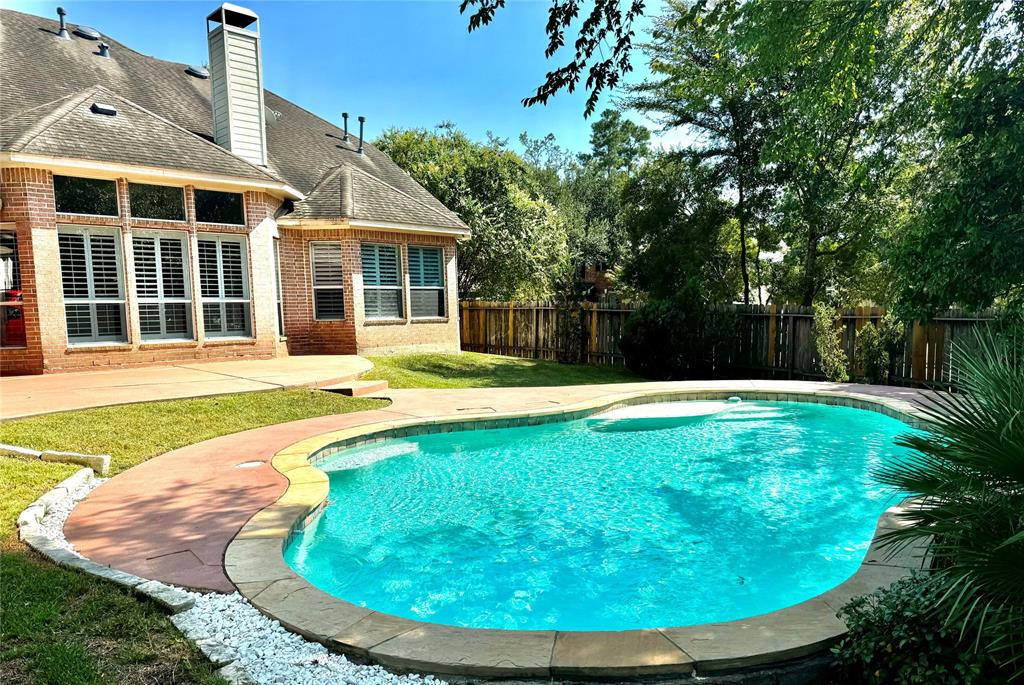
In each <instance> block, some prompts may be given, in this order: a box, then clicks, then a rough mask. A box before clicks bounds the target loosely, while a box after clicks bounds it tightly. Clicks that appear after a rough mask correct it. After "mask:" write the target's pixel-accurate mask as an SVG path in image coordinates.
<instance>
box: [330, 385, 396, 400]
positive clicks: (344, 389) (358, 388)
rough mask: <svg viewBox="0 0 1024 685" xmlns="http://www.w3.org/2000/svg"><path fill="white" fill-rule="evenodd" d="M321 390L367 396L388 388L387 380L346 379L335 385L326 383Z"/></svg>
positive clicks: (350, 395) (348, 395)
mask: <svg viewBox="0 0 1024 685" xmlns="http://www.w3.org/2000/svg"><path fill="white" fill-rule="evenodd" d="M320 389H321V390H326V391H327V392H336V393H338V394H340V395H345V396H347V397H365V396H366V395H372V394H374V393H379V392H384V391H385V390H387V389H388V382H387V381H346V382H344V383H337V384H335V385H324V386H321V387H320Z"/></svg>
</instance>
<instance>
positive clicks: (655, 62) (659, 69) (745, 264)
mask: <svg viewBox="0 0 1024 685" xmlns="http://www.w3.org/2000/svg"><path fill="white" fill-rule="evenodd" d="M656 25H657V28H656V29H655V32H654V41H653V42H652V43H650V44H648V45H645V46H644V50H645V51H646V53H647V56H648V59H649V60H650V65H651V72H652V75H653V76H652V78H651V79H650V80H648V81H647V82H645V83H642V84H639V85H636V86H634V87H632V88H630V91H629V92H630V97H629V99H628V100H627V102H628V103H629V105H630V106H632V107H634V108H636V109H638V110H640V111H642V112H646V113H648V114H651V115H653V116H654V117H655V119H656V120H657V121H658V122H659V123H660V124H661V125H662V126H664V127H665V128H673V127H680V126H682V127H686V128H688V129H691V130H692V132H693V133H694V134H695V136H694V138H695V140H696V142H694V143H693V144H691V145H690V146H688V147H687V148H686V152H687V153H688V154H689V155H691V156H693V157H694V158H696V159H697V160H701V161H707V162H712V163H714V165H715V167H716V170H717V175H718V177H719V178H721V179H722V182H723V188H722V192H731V193H734V194H735V196H736V204H735V216H736V220H737V223H738V226H739V248H740V249H739V266H740V273H741V274H742V277H743V302H744V303H745V304H749V302H750V290H751V286H750V273H749V260H748V254H747V252H748V250H747V248H748V244H749V243H750V242H751V236H752V232H751V225H753V226H754V227H756V228H755V232H756V233H758V234H760V235H759V238H762V239H765V240H768V241H769V242H770V239H769V238H767V235H766V232H767V230H768V226H767V222H766V215H767V213H768V211H769V210H770V208H771V200H772V196H773V191H774V187H773V182H772V181H773V179H772V170H771V169H770V168H768V167H767V165H765V164H764V163H763V161H762V150H763V148H764V145H765V140H766V137H767V135H768V133H769V132H770V131H771V130H772V128H773V124H774V122H775V121H776V120H777V118H778V116H777V111H776V110H777V105H776V102H777V100H778V97H779V96H778V91H779V89H780V86H781V80H780V79H777V78H762V79H761V80H759V81H755V80H752V79H749V78H747V77H746V76H745V75H744V66H745V63H746V61H747V60H746V58H745V57H744V56H743V55H742V53H740V52H739V51H738V50H736V49H735V48H733V47H731V46H730V45H729V44H728V43H727V40H726V39H727V35H725V34H724V33H722V32H721V31H719V30H718V28H720V27H718V26H715V25H713V24H709V23H706V22H704V21H703V20H702V16H701V14H700V13H699V11H697V10H693V9H691V7H690V6H688V5H686V4H684V3H682V2H678V1H675V0H673V1H670V2H669V5H668V11H667V12H666V14H665V15H663V16H662V17H660V18H659V19H658V20H657V24H656ZM762 242H763V240H761V239H759V240H755V241H754V242H753V244H754V246H755V247H757V246H760V245H761V244H762ZM771 247H772V248H773V249H774V248H777V247H778V242H777V240H776V242H775V244H774V245H772V246H771ZM755 260H756V257H755ZM759 285H760V283H759Z"/></svg>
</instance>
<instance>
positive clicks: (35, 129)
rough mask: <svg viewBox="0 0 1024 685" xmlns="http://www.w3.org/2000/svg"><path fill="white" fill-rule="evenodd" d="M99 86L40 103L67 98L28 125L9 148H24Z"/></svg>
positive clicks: (50, 103)
mask: <svg viewBox="0 0 1024 685" xmlns="http://www.w3.org/2000/svg"><path fill="white" fill-rule="evenodd" d="M100 87H101V86H99V85H93V86H89V87H88V88H86V89H84V90H80V91H79V92H77V93H72V94H70V95H65V96H64V97H62V98H59V99H57V100H54V101H53V102H48V103H46V105H40V107H45V106H47V105H52V104H53V103H54V102H60V101H61V100H67V102H65V103H63V104H61V105H59V106H57V107H55V108H53V109H52V110H51V111H50V112H49V113H48V114H46V116H43V117H41V118H40V119H39V121H37V122H36V123H34V124H33V125H32V126H30V127H29V128H28V130H27V131H25V132H24V133H22V134H21V135H20V136H18V137H17V138H15V139H14V140H12V141H11V145H10V147H11V150H21V149H23V148H25V147H26V146H27V145H28V144H29V143H31V142H32V141H33V140H35V139H36V138H38V137H39V136H40V135H41V134H42V133H43V132H44V131H46V129H48V128H50V127H51V126H53V125H54V124H56V123H57V122H59V121H60V120H61V119H63V118H64V117H66V116H67V115H68V114H70V113H71V112H72V111H73V110H74V109H75V107H77V106H78V105H80V104H81V103H82V102H83V101H84V100H86V99H88V97H89V95H90V93H92V92H94V91H95V90H96V89H97V88H100ZM35 109H39V108H38V107H33V108H31V109H27V110H24V111H23V112H22V113H21V114H27V113H28V112H31V111H33V110H35ZM19 116H20V115H19Z"/></svg>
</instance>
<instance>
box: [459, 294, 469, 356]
mask: <svg viewBox="0 0 1024 685" xmlns="http://www.w3.org/2000/svg"><path fill="white" fill-rule="evenodd" d="M459 309H461V310H462V311H461V316H462V318H461V319H460V320H459V331H460V334H461V335H462V347H469V346H470V342H469V301H468V300H463V301H462V302H460V303H459Z"/></svg>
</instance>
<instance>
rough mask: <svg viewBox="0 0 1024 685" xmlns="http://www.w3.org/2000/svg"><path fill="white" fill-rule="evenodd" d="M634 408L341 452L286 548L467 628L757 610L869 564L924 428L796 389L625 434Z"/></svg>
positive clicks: (354, 589) (335, 586)
mask: <svg viewBox="0 0 1024 685" xmlns="http://www.w3.org/2000/svg"><path fill="white" fill-rule="evenodd" d="M632 420H633V419H622V420H621V421H620V422H617V425H616V426H615V429H614V430H602V428H601V421H600V420H596V419H585V420H580V421H572V422H562V423H549V424H545V425H541V426H531V427H520V428H508V429H494V430H478V431H465V432H456V433H440V434H433V435H424V436H418V437H410V438H402V439H395V440H388V441H385V442H383V443H378V444H373V445H368V446H365V447H360V448H355V449H352V450H346V451H345V452H342V453H341V454H339V455H338V457H337V458H335V459H332V460H330V461H328V462H326V463H325V464H323V465H322V468H324V470H325V471H327V472H328V475H329V476H330V501H331V504H330V505H329V506H328V507H327V508H326V509H325V511H324V513H323V514H322V515H321V516H320V518H319V519H317V521H316V522H315V523H314V524H313V525H311V526H310V527H308V528H307V529H306V530H305V531H304V533H303V534H301V535H298V536H296V538H295V539H294V540H293V541H292V543H291V544H290V545H289V547H288V548H287V550H286V555H285V556H286V559H287V561H288V563H289V564H290V565H291V566H292V567H293V568H294V569H295V570H296V572H298V573H299V574H301V575H303V576H304V577H305V578H306V579H307V580H309V581H310V582H311V583H313V584H314V585H316V586H317V587H320V588H321V589H323V590H325V591H327V592H329V593H331V594H334V595H336V596H338V597H341V598H343V599H346V600H348V601H351V602H354V603H357V604H361V605H364V606H367V607H370V608H373V609H376V610H378V611H382V612H386V613H391V614H396V615H399V616H404V617H407V618H413V619H417V620H423V621H431V622H436V623H446V624H451V625H459V626H466V627H475V628H511V629H558V630H624V629H632V628H650V627H658V626H681V625H692V624H698V623H709V622H716V621H724V620H731V619H736V618H742V617H746V616H751V615H755V614H760V613H764V612H767V611H772V610H775V609H780V608H782V607H785V606H788V605H790V604H794V603H797V602H800V601H803V600H805V599H808V598H810V597H813V596H815V595H818V594H820V593H822V592H824V591H826V590H828V589H830V588H832V587H834V586H835V585H837V584H839V583H841V582H842V581H843V580H845V579H846V578H848V577H849V576H850V575H852V574H853V573H854V571H856V570H857V567H858V566H859V564H860V562H861V560H862V559H863V556H864V554H865V552H866V551H867V548H868V545H869V543H870V539H871V536H872V534H873V532H874V529H875V523H876V520H877V518H878V516H879V515H880V514H881V513H882V512H883V511H884V510H885V508H886V507H887V506H888V505H889V504H891V503H892V500H893V498H892V497H891V495H890V493H888V492H887V491H885V490H883V489H882V488H880V487H879V486H878V485H877V484H875V483H874V482H873V481H872V479H871V477H870V473H871V471H872V470H873V469H874V468H877V467H878V466H880V465H882V464H883V463H885V462H886V461H887V460H890V459H894V458H898V457H899V455H900V454H901V449H900V448H898V447H897V446H896V445H895V443H894V438H895V436H896V435H898V434H900V433H905V432H908V431H909V430H910V429H909V428H908V427H907V426H906V425H905V424H903V423H901V422H899V421H897V420H895V419H892V418H889V417H886V416H884V415H882V414H879V413H876V412H871V411H866V410H859V409H851V408H846V407H832V406H824V405H818V404H809V403H788V402H744V403H742V404H741V405H739V406H736V407H731V408H730V409H729V410H728V411H724V412H721V413H718V414H712V415H710V416H702V417H692V418H683V419H680V420H679V421H678V422H677V423H676V424H675V425H674V426H673V427H671V428H662V429H659V430H629V428H630V424H629V423H628V422H629V421H632ZM623 422H625V423H623ZM636 426H637V427H638V428H639V427H642V426H643V420H642V419H641V420H637V423H636ZM382 457H386V458H382ZM367 462H369V463H367ZM351 464H365V465H362V466H358V467H355V468H350V467H349V465H351Z"/></svg>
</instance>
